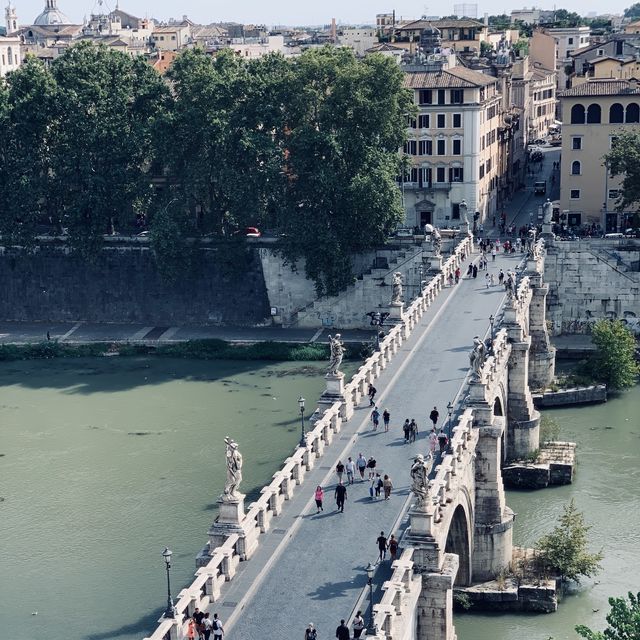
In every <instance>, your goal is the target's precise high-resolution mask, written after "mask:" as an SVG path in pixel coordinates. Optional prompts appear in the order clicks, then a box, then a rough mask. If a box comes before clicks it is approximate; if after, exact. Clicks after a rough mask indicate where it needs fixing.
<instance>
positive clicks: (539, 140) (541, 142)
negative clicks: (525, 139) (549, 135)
mask: <svg viewBox="0 0 640 640" xmlns="http://www.w3.org/2000/svg"><path fill="white" fill-rule="evenodd" d="M533 144H537V145H538V146H544V145H545V144H547V141H546V140H545V139H544V138H536V139H535V140H534V141H533Z"/></svg>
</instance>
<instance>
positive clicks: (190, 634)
mask: <svg viewBox="0 0 640 640" xmlns="http://www.w3.org/2000/svg"><path fill="white" fill-rule="evenodd" d="M197 626H198V625H197V624H196V621H195V620H194V619H193V618H190V619H189V622H188V623H187V639H188V640H195V637H196V628H197Z"/></svg>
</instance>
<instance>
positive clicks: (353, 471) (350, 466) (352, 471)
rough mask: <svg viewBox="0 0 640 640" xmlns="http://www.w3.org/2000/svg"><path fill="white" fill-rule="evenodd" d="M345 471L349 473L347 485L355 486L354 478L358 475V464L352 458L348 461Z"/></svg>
mask: <svg viewBox="0 0 640 640" xmlns="http://www.w3.org/2000/svg"><path fill="white" fill-rule="evenodd" d="M345 470H346V472H347V483H348V484H353V476H355V474H356V464H355V462H354V461H353V460H352V459H351V458H349V459H348V460H347V464H346V465H345Z"/></svg>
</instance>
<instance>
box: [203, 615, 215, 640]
mask: <svg viewBox="0 0 640 640" xmlns="http://www.w3.org/2000/svg"><path fill="white" fill-rule="evenodd" d="M202 629H203V633H204V640H209V638H210V637H211V633H212V632H213V622H212V621H211V618H210V617H209V612H208V611H207V613H205V614H204V620H203V621H202Z"/></svg>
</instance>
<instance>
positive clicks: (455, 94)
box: [451, 89, 464, 104]
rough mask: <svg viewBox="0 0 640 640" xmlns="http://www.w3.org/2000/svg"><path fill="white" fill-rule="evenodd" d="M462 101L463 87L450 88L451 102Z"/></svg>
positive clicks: (460, 102)
mask: <svg viewBox="0 0 640 640" xmlns="http://www.w3.org/2000/svg"><path fill="white" fill-rule="evenodd" d="M463 102H464V89H451V104H462V103H463Z"/></svg>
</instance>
